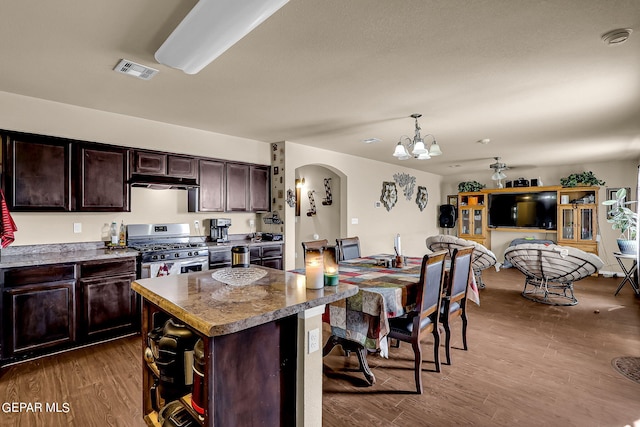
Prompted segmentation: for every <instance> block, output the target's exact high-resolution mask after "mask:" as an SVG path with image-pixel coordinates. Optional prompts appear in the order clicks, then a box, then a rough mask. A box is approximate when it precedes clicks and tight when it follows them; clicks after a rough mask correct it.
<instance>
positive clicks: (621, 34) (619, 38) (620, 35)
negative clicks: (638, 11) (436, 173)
mask: <svg viewBox="0 0 640 427" xmlns="http://www.w3.org/2000/svg"><path fill="white" fill-rule="evenodd" d="M632 32H633V30H632V29H631V28H618V29H617V30H611V31H609V32H607V33H605V34H603V35H602V42H603V43H604V44H606V45H607V46H617V45H619V44H622V43H624V42H626V41H627V40H628V39H629V36H630V35H631V33H632Z"/></svg>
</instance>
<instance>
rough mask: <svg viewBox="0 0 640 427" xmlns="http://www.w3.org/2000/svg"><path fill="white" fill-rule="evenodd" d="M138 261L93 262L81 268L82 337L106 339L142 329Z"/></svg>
mask: <svg viewBox="0 0 640 427" xmlns="http://www.w3.org/2000/svg"><path fill="white" fill-rule="evenodd" d="M135 268H136V266H135V261H134V260H126V261H110V262H100V261H92V262H86V263H82V264H80V280H79V285H80V291H81V293H82V311H81V321H80V322H79V324H80V325H81V328H80V329H81V333H82V336H83V337H86V338H88V339H98V338H106V337H109V336H114V335H119V334H122V333H127V332H133V331H135V330H138V329H139V326H140V322H139V318H140V309H139V303H138V298H137V297H136V295H137V294H136V293H135V292H133V291H132V290H131V282H132V281H134V280H135V278H136V275H135Z"/></svg>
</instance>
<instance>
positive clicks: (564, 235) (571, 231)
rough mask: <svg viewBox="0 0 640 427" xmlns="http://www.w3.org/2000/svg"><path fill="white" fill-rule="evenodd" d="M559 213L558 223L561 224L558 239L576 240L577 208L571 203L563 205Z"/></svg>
mask: <svg viewBox="0 0 640 427" xmlns="http://www.w3.org/2000/svg"><path fill="white" fill-rule="evenodd" d="M558 213H559V215H558V224H559V225H560V230H559V235H558V240H559V241H568V242H575V241H576V232H575V222H576V217H575V215H576V211H575V209H574V208H573V207H572V206H571V205H567V206H562V207H561V208H559V210H558Z"/></svg>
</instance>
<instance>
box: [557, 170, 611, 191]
mask: <svg viewBox="0 0 640 427" xmlns="http://www.w3.org/2000/svg"><path fill="white" fill-rule="evenodd" d="M604 184H605V182H604V181H601V180H599V179H598V178H596V176H595V175H594V174H593V172H591V171H588V172H582V173H572V174H571V175H569V176H568V177H566V178H560V185H562V186H563V187H590V186H592V185H604Z"/></svg>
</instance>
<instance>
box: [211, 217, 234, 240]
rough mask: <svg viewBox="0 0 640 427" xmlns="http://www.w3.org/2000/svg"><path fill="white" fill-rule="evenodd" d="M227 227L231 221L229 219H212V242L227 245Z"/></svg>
mask: <svg viewBox="0 0 640 427" xmlns="http://www.w3.org/2000/svg"><path fill="white" fill-rule="evenodd" d="M229 227H231V220H230V219H229V218H213V219H211V225H210V230H209V232H210V236H211V241H212V242H217V243H227V242H228V241H229Z"/></svg>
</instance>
